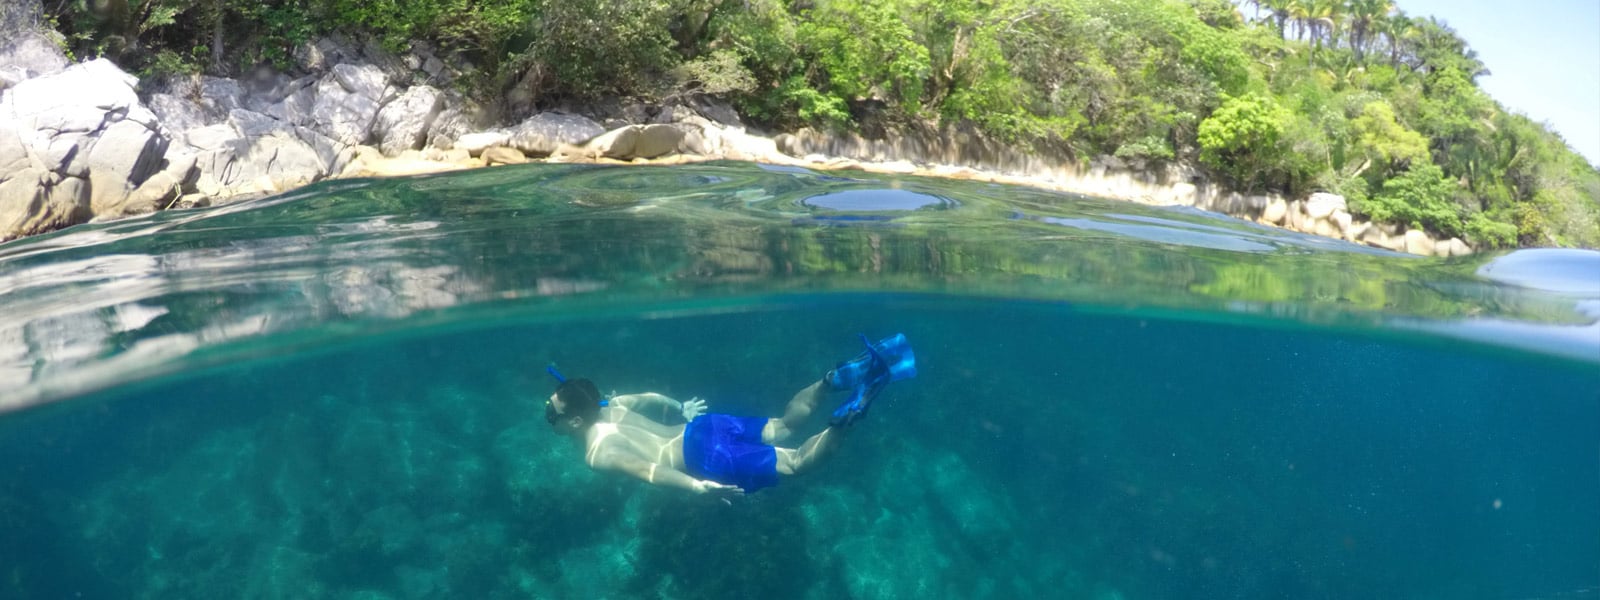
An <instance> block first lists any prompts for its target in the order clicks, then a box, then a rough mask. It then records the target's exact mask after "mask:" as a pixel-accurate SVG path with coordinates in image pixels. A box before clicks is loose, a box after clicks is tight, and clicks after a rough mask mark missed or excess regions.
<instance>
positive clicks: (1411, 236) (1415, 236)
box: [1404, 229, 1434, 256]
mask: <svg viewBox="0 0 1600 600" xmlns="http://www.w3.org/2000/svg"><path fill="white" fill-rule="evenodd" d="M1404 240H1405V241H1404V248H1405V251H1406V252H1408V253H1411V254H1421V255H1423V256H1429V255H1432V254H1433V244H1434V242H1433V238H1432V237H1429V236H1428V234H1427V233H1426V232H1424V231H1422V230H1419V229H1409V230H1406V235H1405V237H1404Z"/></svg>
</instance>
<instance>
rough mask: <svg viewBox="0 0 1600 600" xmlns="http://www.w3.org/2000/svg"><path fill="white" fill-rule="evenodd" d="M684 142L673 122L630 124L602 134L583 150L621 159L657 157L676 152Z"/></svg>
mask: <svg viewBox="0 0 1600 600" xmlns="http://www.w3.org/2000/svg"><path fill="white" fill-rule="evenodd" d="M682 141H683V132H682V131H680V130H678V129H677V128H674V127H673V126H671V125H629V126H627V127H623V128H621V129H615V130H612V131H608V132H606V133H604V134H601V135H600V136H598V137H596V138H594V139H592V140H590V141H589V143H588V144H585V145H584V147H583V150H584V152H585V153H587V154H589V155H592V156H605V157H608V158H615V159H619V160H633V159H635V158H656V157H658V156H663V155H666V154H671V153H672V152H674V151H676V150H677V149H678V145H679V144H680V143H681V142H682Z"/></svg>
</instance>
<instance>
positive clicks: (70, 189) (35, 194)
mask: <svg viewBox="0 0 1600 600" xmlns="http://www.w3.org/2000/svg"><path fill="white" fill-rule="evenodd" d="M136 83H137V80H136V79H135V78H134V77H133V76H131V75H128V74H126V73H123V72H122V71H121V70H120V69H117V67H116V66H115V65H112V64H111V63H110V62H108V61H106V60H103V59H101V60H93V61H89V62H86V63H82V64H79V65H74V66H72V67H69V68H67V69H65V70H63V71H61V72H59V73H55V74H51V75H45V76H43V77H36V78H32V79H28V80H26V81H23V82H20V83H18V84H17V85H15V86H13V87H11V88H9V89H6V90H4V91H3V92H0V165H3V167H0V239H9V238H13V237H18V236H23V235H30V234H34V233H41V232H44V231H49V230H51V229H56V228H59V227H63V226H66V225H71V224H74V223H81V222H84V221H86V220H88V219H89V218H90V217H92V216H121V215H126V214H134V213H140V212H148V211H151V210H155V209H157V208H160V207H161V206H159V203H160V202H161V201H163V200H170V199H172V198H174V197H176V196H175V194H176V189H167V190H157V189H152V188H147V187H144V184H145V183H146V181H148V180H150V179H151V178H152V176H154V175H156V174H157V173H163V172H166V168H167V167H168V166H169V164H168V163H167V161H166V153H167V149H168V146H169V145H170V143H171V140H170V138H169V137H168V134H167V132H166V131H165V130H164V129H163V128H162V127H161V126H160V125H159V124H158V123H157V119H156V115H155V113H153V112H151V111H150V110H149V109H148V108H145V106H144V105H143V104H141V103H140V102H139V97H138V96H137V95H136V94H135V93H134V85H135V84H136ZM187 175H188V174H187V173H170V174H169V176H168V177H164V178H162V180H160V181H158V184H159V183H160V182H161V181H169V180H172V179H177V180H181V179H183V178H185V177H187ZM156 187H160V186H159V185H158V186H156Z"/></svg>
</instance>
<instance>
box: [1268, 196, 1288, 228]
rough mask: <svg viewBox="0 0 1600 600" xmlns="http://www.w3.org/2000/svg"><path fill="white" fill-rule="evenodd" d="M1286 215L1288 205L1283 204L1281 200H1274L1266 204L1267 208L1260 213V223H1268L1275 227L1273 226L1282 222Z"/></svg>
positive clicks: (1286, 203) (1283, 201)
mask: <svg viewBox="0 0 1600 600" xmlns="http://www.w3.org/2000/svg"><path fill="white" fill-rule="evenodd" d="M1288 214H1290V203H1288V202H1285V200H1283V198H1275V200H1272V202H1269V203H1267V208H1264V210H1262V211H1261V221H1262V222H1270V224H1274V226H1275V224H1280V222H1283V218H1285V216H1288Z"/></svg>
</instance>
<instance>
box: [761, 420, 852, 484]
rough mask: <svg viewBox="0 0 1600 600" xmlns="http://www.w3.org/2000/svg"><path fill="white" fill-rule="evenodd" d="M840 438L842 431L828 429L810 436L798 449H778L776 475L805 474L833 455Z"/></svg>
mask: <svg viewBox="0 0 1600 600" xmlns="http://www.w3.org/2000/svg"><path fill="white" fill-rule="evenodd" d="M841 437H844V434H843V432H842V431H840V430H839V429H838V428H836V427H829V428H827V429H824V430H822V433H819V434H816V435H813V436H811V438H810V439H807V440H806V443H804V444H801V445H800V447H799V448H778V449H777V450H778V474H779V475H799V474H801V473H804V472H806V471H807V470H809V469H811V468H812V467H814V466H816V465H817V463H819V462H822V460H823V459H825V458H827V457H828V456H829V455H831V454H833V448H834V447H835V446H838V445H839V438H841Z"/></svg>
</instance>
